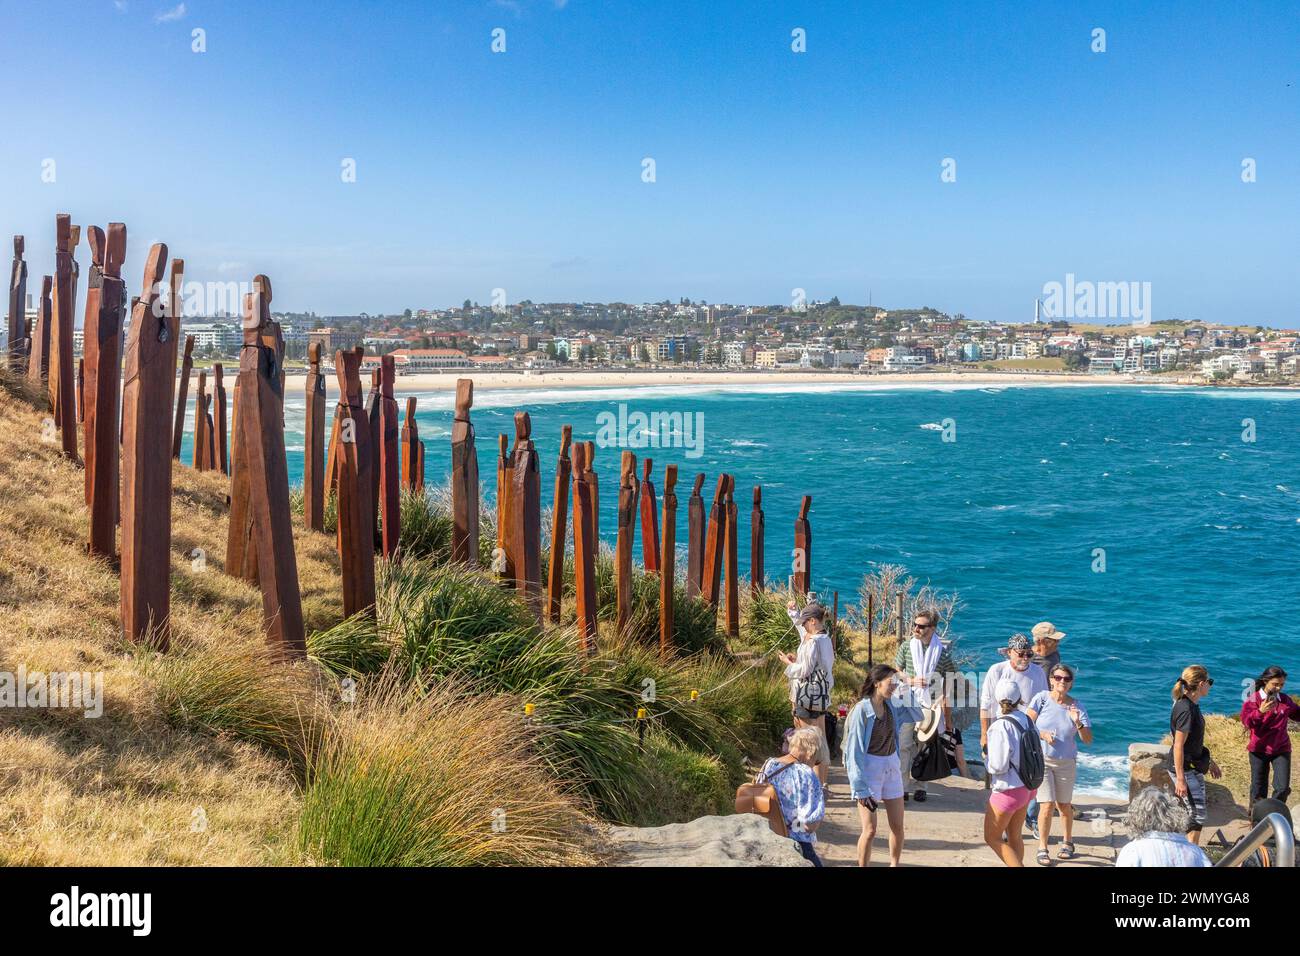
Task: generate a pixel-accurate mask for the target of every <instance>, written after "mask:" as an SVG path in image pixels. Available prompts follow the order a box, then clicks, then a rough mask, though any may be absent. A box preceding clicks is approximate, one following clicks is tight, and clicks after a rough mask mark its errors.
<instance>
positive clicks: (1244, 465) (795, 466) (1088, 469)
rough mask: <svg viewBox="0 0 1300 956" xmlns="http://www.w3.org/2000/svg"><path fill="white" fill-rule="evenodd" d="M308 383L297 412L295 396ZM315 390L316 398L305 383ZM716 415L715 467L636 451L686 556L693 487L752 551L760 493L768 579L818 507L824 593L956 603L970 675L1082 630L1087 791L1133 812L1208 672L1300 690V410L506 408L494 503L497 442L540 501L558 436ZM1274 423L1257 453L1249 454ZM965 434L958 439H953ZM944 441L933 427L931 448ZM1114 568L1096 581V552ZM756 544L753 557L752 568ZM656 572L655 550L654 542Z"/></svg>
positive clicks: (478, 423) (554, 396)
mask: <svg viewBox="0 0 1300 956" xmlns="http://www.w3.org/2000/svg"><path fill="white" fill-rule="evenodd" d="M293 381H294V380H290V389H291V392H294V391H295V390H294V389H293ZM299 381H300V380H299ZM418 398H419V409H420V410H419V413H418V421H419V424H420V433H421V436H422V437H423V438H424V439H425V441H426V445H427V462H428V464H427V468H428V479H429V481H431V482H437V481H442V480H445V477H446V473H447V467H448V462H449V458H450V437H449V436H450V427H451V396H450V394H448V393H418ZM620 402H625V403H626V404H627V406H628V409H629V410H630V411H636V410H640V411H644V412H647V413H648V412H651V411H661V412H674V411H678V412H684V413H691V414H694V413H696V412H701V413H703V416H704V419H703V421H704V441H703V448H702V455H701V456H700V457H698V458H687V457H686V453H685V451H684V450H683V449H657V450H656V449H635V450H636V451H637V452H638V455H644V454H647V453H648V454H650V455H651V457H652V458H653V459H654V465H655V483H656V487H657V488H658V489H659V490H662V475H663V466H664V465H665V464H666V463H668V462H674V463H676V464H677V465H678V467H679V470H680V476H681V477H680V479H679V483H678V488H677V491H678V500H679V508H678V523H679V527H678V540H679V541H682V540H684V533H685V522H686V507H685V501H686V496H687V495H688V494H689V492H690V483H691V478H692V476H693V475H694V474H695V473H696V472H699V471H703V472H705V473H706V474H707V475H708V476H709V477H708V479H707V481H706V483H705V498H706V502H707V501H708V500H710V499H711V497H712V488H713V484H714V481H715V479H716V476H717V473H718V472H719V471H727V472H730V473H731V474H733V475H734V476H735V479H736V487H737V495H736V498H737V505H738V509H739V513H740V520H741V537H740V540H741V541H742V542H747V540H748V534H749V531H748V523H749V521H748V515H749V508H750V489H751V487H752V486H753V485H755V484H761V485H762V486H763V500H764V510H765V513H766V518H767V540H766V547H767V567H768V575H769V577H780V578H782V579H784V578H785V577H786V576H787V574H788V573H789V572H788V569H787V568H784V567H781V565H782V563H783V562H785V561H787V560H788V559H787V558H786V557H785V555H788V554H789V549H790V548H791V547H793V522H794V518H795V514H796V511H797V509H798V504H799V498H800V496H801V495H804V494H810V495H812V498H813V508H812V513H811V522H812V528H813V549H812V550H813V558H812V572H813V587H814V589H815V590H817V591H818V592H820V593H822V594H824V595H827V596H829V593H830V591H831V590H838V591H839V593H840V600H841V604H842V605H843V604H846V603H856V602H857V596H856V595H857V589H858V585H859V583H860V581H861V577H862V575H863V573H864V572H866V571H868V570H869V569H871V568H872V567H873V566H874V565H876V564H880V563H893V564H903V565H905V566H906V567H907V568H908V569H909V570H910V571H911V573H912V574H914V575H915V576H916V577H917V578H919V579H920V580H922V581H929V582H930V583H931V584H933V585H934V586H936V587H938V588H941V589H944V590H948V591H957V592H958V593H959V594H960V596H961V600H962V602H963V603H964V607H963V609H962V610H961V612H960V615H959V616H958V618H957V619H956V621H955V622H954V627H953V633H954V634H955V635H956V636H957V637H958V644H957V648H958V650H959V652H960V654H962V655H964V656H968V657H972V658H974V659H975V661H976V662H977V664H978V666H979V668H980V669H981V670H982V669H983V668H986V667H987V666H988V665H990V664H992V663H993V662H995V661H996V660H998V659H999V658H998V657H997V656H996V648H998V647H1000V646H1003V645H1004V644H1005V641H1006V639H1007V637H1008V636H1009V635H1010V634H1012V633H1014V632H1016V631H1021V632H1026V633H1027V632H1028V631H1029V629H1030V628H1031V627H1032V626H1033V625H1034V623H1035V622H1037V621H1040V620H1051V621H1052V622H1054V623H1055V624H1056V626H1057V627H1058V628H1060V629H1062V630H1064V631H1066V632H1067V634H1068V637H1067V638H1066V640H1065V642H1064V643H1063V644H1062V648H1061V650H1062V656H1063V659H1064V660H1065V661H1066V662H1067V663H1070V664H1072V665H1075V666H1076V667H1077V668H1078V671H1079V676H1078V681H1077V684H1076V689H1075V694H1076V696H1077V697H1078V698H1079V699H1080V700H1081V701H1083V703H1084V705H1085V706H1086V707H1087V709H1088V710H1089V712H1090V714H1091V715H1092V718H1093V721H1094V723H1095V725H1096V730H1095V741H1094V744H1093V746H1092V747H1091V748H1087V751H1086V754H1085V756H1084V757H1083V758H1082V760H1081V766H1080V785H1081V787H1083V788H1084V789H1085V790H1087V791H1091V792H1094V793H1110V794H1118V793H1120V792H1126V788H1127V771H1126V761H1125V754H1126V753H1127V747H1128V744H1129V743H1130V742H1132V741H1136V740H1143V741H1151V740H1158V739H1160V737H1161V736H1162V735H1163V734H1164V733H1165V732H1166V730H1167V726H1168V725H1167V721H1168V712H1169V706H1170V699H1169V688H1170V686H1171V685H1172V684H1173V682H1174V680H1175V679H1176V678H1177V677H1178V674H1179V672H1180V671H1181V669H1182V668H1183V666H1185V665H1186V664H1189V663H1194V662H1199V663H1204V664H1205V665H1206V666H1207V667H1209V669H1210V673H1211V674H1212V675H1213V676H1215V678H1216V685H1215V689H1214V691H1213V693H1212V694H1211V695H1210V697H1209V698H1207V700H1206V701H1205V704H1204V706H1205V709H1206V711H1207V712H1235V711H1236V710H1238V709H1239V707H1240V700H1241V681H1242V680H1243V679H1245V678H1248V677H1249V676H1251V675H1253V674H1257V673H1258V672H1259V671H1261V670H1262V669H1263V668H1264V667H1265V666H1266V665H1269V664H1280V665H1281V666H1282V667H1284V668H1287V669H1292V664H1293V663H1294V662H1293V661H1292V660H1291V658H1290V651H1291V648H1292V647H1293V646H1294V641H1293V638H1292V635H1291V634H1290V620H1289V617H1288V612H1287V608H1288V607H1290V606H1291V600H1292V599H1293V597H1294V588H1295V586H1296V583H1297V582H1298V581H1300V448H1298V447H1297V444H1296V440H1295V439H1296V436H1297V435H1300V392H1288V391H1277V390H1263V389H1260V390H1254V389H1252V390H1238V389H1233V390H1209V389H1197V390H1190V389H1174V388H1158V387H1152V388H1123V387H1115V388H1107V387H1086V388H1032V387H1024V388H973V387H962V388H957V387H946V388H944V387H936V388H933V389H917V388H912V387H909V388H907V389H905V390H904V389H896V390H892V391H891V390H881V389H880V388H879V387H877V388H875V389H859V390H854V389H851V388H850V389H846V388H843V387H841V386H812V387H809V386H798V387H797V389H795V388H793V387H790V386H746V387H744V388H743V389H739V390H737V389H735V388H734V387H731V388H720V387H712V388H704V387H657V386H656V387H649V388H608V389H564V390H558V389H557V390H551V391H548V390H540V391H522V390H518V391H516V390H511V391H485V390H481V391H480V392H479V394H478V396H477V401H476V405H475V408H474V412H473V419H474V422H475V427H476V429H477V434H478V450H479V460H480V471H481V473H482V475H483V477H484V480H485V483H486V484H487V485H488V486H489V488H488V490H489V492H490V490H491V488H490V486H491V485H492V483H493V480H494V479H493V475H494V467H495V466H494V463H495V460H496V436H497V433H498V432H502V431H506V432H509V433H510V434H511V435H513V424H512V416H513V413H514V411H515V410H516V409H526V410H527V411H529V412H530V413H531V415H532V421H533V435H534V438H535V440H536V441H537V444H538V446H539V450H540V452H541V456H542V461H543V475H544V481H543V486H544V488H546V489H547V490H546V491H545V492H544V495H549V493H550V492H549V485H548V479H549V476H550V475H551V474H553V471H554V460H555V454H556V453H557V451H558V444H559V434H560V426H561V425H563V424H570V425H572V426H573V430H574V440H575V441H579V440H585V439H594V438H595V437H596V431H597V426H598V422H597V418H596V416H597V415H598V414H599V413H600V412H602V411H607V410H608V411H616V410H617V407H618V404H619V403H620ZM286 418H287V425H288V433H287V436H286V438H287V442H288V445H289V448H290V453H289V454H290V459H291V460H290V476H291V480H295V481H300V480H301V472H302V465H301V454H302V433H301V428H302V400H301V399H300V398H298V399H296V400H295V399H293V398H291V400H290V402H289V406H288V409H287V412H286ZM1248 418H1249V419H1253V420H1254V423H1255V425H1254V427H1255V439H1256V440H1255V441H1254V442H1253V443H1249V442H1244V441H1243V440H1242V436H1243V429H1244V428H1245V427H1246V426H1244V425H1243V419H1248ZM944 419H952V420H953V421H954V422H955V425H956V441H955V442H944V441H943V431H941V430H940V429H938V428H935V427H934V426H936V425H940V424H941V423H943V421H944ZM926 426H929V427H926ZM618 455H619V449H617V448H606V449H600V450H598V452H597V466H598V471H599V472H600V475H601V479H602V494H601V505H602V515H601V529H602V532H603V536H604V537H605V538H607V539H611V540H612V534H613V532H614V529H615V518H614V507H615V501H614V498H615V496H614V495H613V494H612V493H611V491H610V490H608V489H613V488H614V487H615V485H616V482H617V467H618V465H617V461H618ZM1098 548H1101V549H1104V551H1105V571H1104V572H1103V573H1098V572H1096V571H1094V565H1095V564H1096V558H1095V556H1094V551H1095V549H1098ZM747 550H748V548H747V547H742V548H741V552H742V553H741V564H742V571H745V570H747V569H746V568H745V565H746V564H747V557H748V556H747V553H746V552H747ZM637 553H638V556H639V554H640V542H639V541H638V542H637Z"/></svg>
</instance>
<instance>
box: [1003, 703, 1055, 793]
mask: <svg viewBox="0 0 1300 956" xmlns="http://www.w3.org/2000/svg"><path fill="white" fill-rule="evenodd" d="M998 720H1009V721H1011V726H1013V727H1015V732H1016V733H1018V734H1019V735H1020V766H1019V767H1017V766H1016V765H1015V764H1014V763H1013V764H1012V765H1011V769H1012V770H1014V771H1015V772H1016V776H1017V777H1019V778H1020V782H1021V783H1023V784H1024V785H1025V787H1026V788H1028V789H1029V790H1037V789H1038V788H1039V787H1041V786H1042V785H1043V777H1045V776H1046V775H1047V764H1046V763H1044V762H1043V743H1042V740H1041V739H1040V738H1039V736H1038V728H1037V727H1035V726H1034V722H1033V721H1032V720H1031V721H1029V726H1028V727H1023V726H1021V724H1020V721H1018V720H1016V719H1015V718H1014V717H1012V716H1011V715H1010V714H1004V715H1003V716H1001V717H999V718H998Z"/></svg>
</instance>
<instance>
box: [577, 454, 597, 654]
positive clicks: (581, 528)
mask: <svg viewBox="0 0 1300 956" xmlns="http://www.w3.org/2000/svg"><path fill="white" fill-rule="evenodd" d="M587 454H588V443H587V442H578V443H577V444H576V445H574V446H573V589H574V599H575V601H574V603H575V605H576V607H577V612H578V616H577V621H578V635H579V637H580V638H581V641H582V652H583V654H584V655H590V654H593V653H595V651H596V641H597V637H598V634H597V624H596V601H597V598H596V552H595V543H596V534H595V527H594V526H593V524H592V512H593V510H594V509H593V502H592V496H591V474H592V472H591V466H590V461H589V460H588V458H587Z"/></svg>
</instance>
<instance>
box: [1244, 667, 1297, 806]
mask: <svg viewBox="0 0 1300 956" xmlns="http://www.w3.org/2000/svg"><path fill="white" fill-rule="evenodd" d="M1285 685H1286V671H1284V670H1282V668H1280V667H1269V668H1267V669H1265V671H1264V673H1262V674H1260V675H1259V677H1257V678H1256V679H1255V689H1254V691H1253V692H1252V693H1251V695H1250V696H1249V697H1247V698H1246V702H1245V703H1244V704H1242V705H1241V724H1242V726H1243V727H1245V728H1246V729H1247V730H1249V731H1250V742H1249V743H1248V744H1247V745H1246V750H1247V752H1248V756H1249V757H1250V795H1251V801H1252V803H1253V802H1254V801H1255V800H1263V799H1264V798H1265V797H1267V796H1268V769H1269V767H1270V766H1271V767H1272V768H1273V799H1274V800H1281V801H1282V802H1283V803H1285V802H1286V798H1287V797H1288V796H1289V795H1290V793H1291V735H1290V734H1289V733H1288V732H1287V726H1288V724H1289V723H1290V721H1293V720H1294V721H1300V706H1297V704H1296V702H1295V701H1293V700H1292V699H1291V698H1290V697H1288V696H1287V695H1286V694H1284V693H1282V688H1283V687H1284V686H1285Z"/></svg>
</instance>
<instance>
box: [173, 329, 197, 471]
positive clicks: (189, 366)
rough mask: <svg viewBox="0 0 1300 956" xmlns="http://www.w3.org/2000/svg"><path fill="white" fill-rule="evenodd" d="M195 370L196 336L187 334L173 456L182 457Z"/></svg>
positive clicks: (178, 386)
mask: <svg viewBox="0 0 1300 956" xmlns="http://www.w3.org/2000/svg"><path fill="white" fill-rule="evenodd" d="M193 370H194V336H192V335H187V336H185V354H184V355H183V356H182V357H181V377H180V381H178V382H177V383H176V421H175V423H174V424H173V426H172V457H173V458H175V459H176V460H177V461H180V458H181V438H182V437H183V436H184V435H185V413H186V411H188V409H187V408H186V404H187V403H188V402H189V395H190V374H191V372H193Z"/></svg>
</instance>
